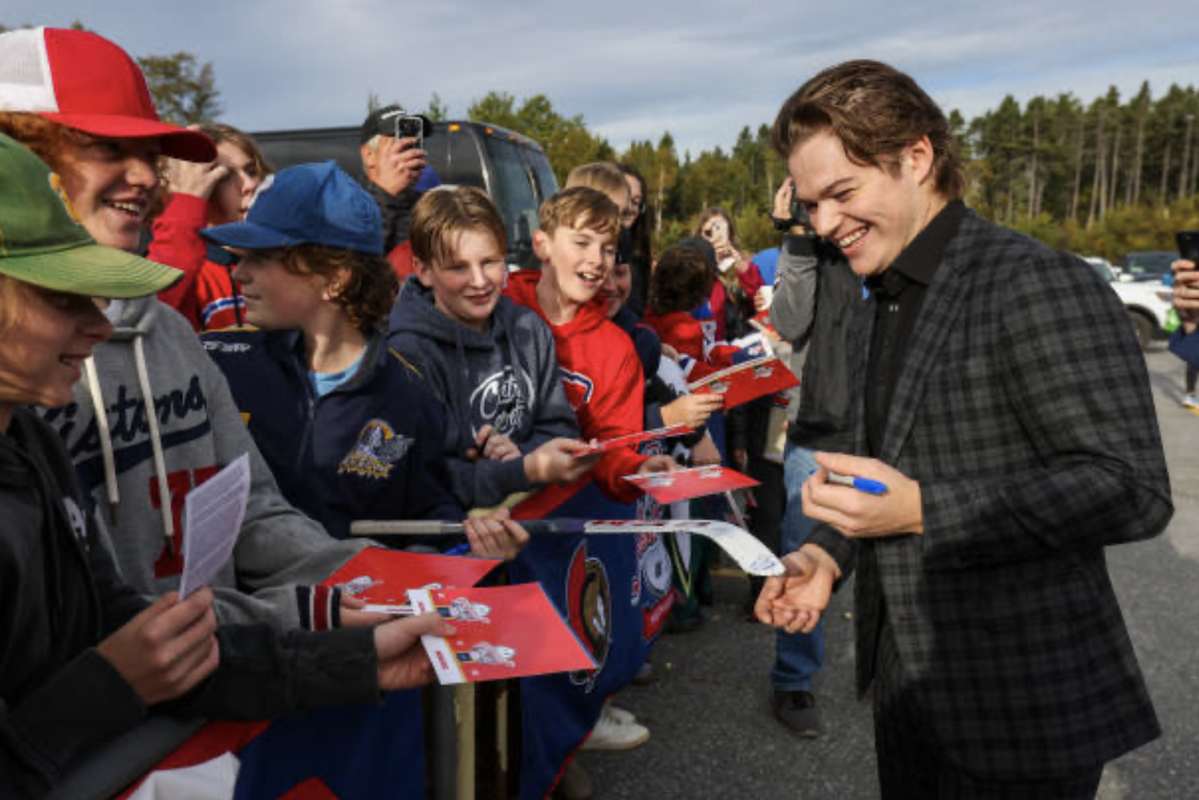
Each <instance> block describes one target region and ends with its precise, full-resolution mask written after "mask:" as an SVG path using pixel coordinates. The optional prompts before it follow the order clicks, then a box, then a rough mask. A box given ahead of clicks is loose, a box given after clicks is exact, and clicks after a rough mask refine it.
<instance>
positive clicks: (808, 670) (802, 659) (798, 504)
mask: <svg viewBox="0 0 1199 800" xmlns="http://www.w3.org/2000/svg"><path fill="white" fill-rule="evenodd" d="M817 466H818V465H817V464H816V459H815V457H814V456H813V453H812V451H811V450H807V449H805V448H803V447H799V446H798V445H795V444H792V443H791V442H790V441H788V442H787V448H786V450H785V451H784V456H783V482H784V483H785V484H786V487H787V511H786V514H785V515H784V517H783V531H782V537H781V539H782V545H781V550H782V552H783V553H784V554H785V553H793V552H795V551H796V550H798V549H799V547H800V545H802V544H803V543H804V542H806V541H807V539H808V537H809V536H811V535H812V529H813V528H815V527H816V523H815V522H814V521H813V520H810V519H808V518H807V517H805V516H804V515H803V501H802V500H801V499H800V490H801V489H802V488H803V483H804V481H806V480H807V479H808V475H809V474H811V472H812V470H814V469H816V467H817ZM823 665H824V622H823V621H821V622H819V623H817V625H816V628H815V629H814V630H813V631H812V632H811V633H783V632H782V631H781V630H780V631H778V632H777V633H776V634H775V645H774V668H773V669H772V670H771V671H770V680H771V683H773V684H774V688H775V689H776V690H778V691H788V692H793V691H799V690H802V691H805V692H808V691H811V690H812V678H814V677H815V676H816V673H817V672H819V671H820V668H821V667H822V666H823Z"/></svg>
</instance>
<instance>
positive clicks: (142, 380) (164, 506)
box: [110, 336, 179, 556]
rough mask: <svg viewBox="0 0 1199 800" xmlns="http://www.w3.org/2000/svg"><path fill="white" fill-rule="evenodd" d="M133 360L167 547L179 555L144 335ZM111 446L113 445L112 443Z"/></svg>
mask: <svg viewBox="0 0 1199 800" xmlns="http://www.w3.org/2000/svg"><path fill="white" fill-rule="evenodd" d="M133 360H134V362H135V363H136V364H137V383H138V388H139V389H141V392H142V398H143V399H144V402H145V404H146V421H147V422H148V423H149V424H150V447H151V449H152V450H153V452H154V474H155V477H157V478H158V500H159V502H158V510H159V512H160V513H161V514H162V529H163V535H165V536H166V538H167V549H168V550H169V551H170V553H171V555H173V556H174V555H178V554H179V553H178V551H177V550H176V549H175V520H174V517H173V515H172V514H171V490H170V486H169V485H168V484H167V467H166V459H165V458H163V455H162V436H161V435H160V434H159V432H158V409H157V408H156V407H155V406H154V392H153V391H151V389H150V373H149V371H148V370H147V369H146V350H145V347H144V346H143V345H142V337H141V336H137V337H135V338H134V340H133ZM110 446H111V445H110Z"/></svg>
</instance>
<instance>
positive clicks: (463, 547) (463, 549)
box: [442, 542, 470, 556]
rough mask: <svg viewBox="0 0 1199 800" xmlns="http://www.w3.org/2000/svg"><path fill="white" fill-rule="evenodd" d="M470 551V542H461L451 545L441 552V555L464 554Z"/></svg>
mask: <svg viewBox="0 0 1199 800" xmlns="http://www.w3.org/2000/svg"><path fill="white" fill-rule="evenodd" d="M469 552H470V542H463V543H462V544H460V545H458V546H457V547H451V548H450V549H449V550H446V551H445V552H444V553H442V555H443V556H464V555H466V554H467V553H469Z"/></svg>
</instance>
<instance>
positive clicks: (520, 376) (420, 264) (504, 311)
mask: <svg viewBox="0 0 1199 800" xmlns="http://www.w3.org/2000/svg"><path fill="white" fill-rule="evenodd" d="M409 241H410V242H411V243H412V253H413V257H414V266H415V269H416V274H415V275H413V276H411V277H409V278H408V280H407V282H406V283H405V284H404V289H403V291H402V292H401V294H400V297H399V299H398V300H397V301H396V304H395V306H394V308H393V309H392V311H391V318H390V333H389V342H390V344H391V345H392V346H393V347H395V348H396V350H398V351H399V352H402V353H405V354H407V355H410V356H412V357H414V359H415V360H416V361H417V363H418V364H419V367H420V369H421V370H422V372H423V374H424V375H425V377H426V379H428V381H429V383H430V384H431V385H432V387H433V388H434V390H435V391H437V393H438V394H439V395H440V396H441V397H442V398H443V399H444V401H445V402H446V404H447V406H448V411H449V413H448V414H447V415H446V421H445V426H444V428H445V448H444V452H445V458H446V462H447V464H448V465H449V471H450V478H451V481H452V484H453V488H454V492H455V494H456V495H457V498H458V500H459V501H460V502H461V503H462V505H463V506H464V507H466V508H477V507H487V506H493V505H495V504H497V503H499V502H501V501H502V500H503V499H504V498H505V497H507V496H508V495H510V494H513V493H515V492H524V491H529V490H530V489H533V488H535V487H537V486H542V485H545V484H550V483H569V482H570V481H573V480H576V479H578V478H580V477H581V476H582V475H583V474H584V473H586V472H587V470H589V469H590V468H591V467H592V466H593V465H594V464H595V459H594V458H574V457H572V456H571V451H572V449H577V448H578V447H580V446H582V443H581V442H579V441H577V436H578V430H579V429H578V422H577V421H576V420H575V415H574V412H573V411H572V410H571V408H570V404H569V403H568V402H567V400H566V392H565V390H564V389H563V388H562V382H561V380H560V378H559V375H558V361H557V358H556V353H555V349H554V338H553V335H552V334H551V333H550V330H549V328H548V327H547V326H546V324H545V323H544V322H542V321H541V320H540V319H539V318H538V316H537V315H536V314H535V313H533V312H532V311H530V310H529V309H527V308H525V307H523V306H520V305H517V304H516V303H515V302H513V301H512V299H511V298H508V297H504V296H503V294H502V291H503V288H504V284H505V280H506V278H507V274H508V268H507V264H506V262H505V253H506V252H507V249H508V245H507V239H506V237H505V234H504V223H503V220H502V219H501V218H500V215H499V212H498V211H497V210H496V208H495V206H494V205H493V204H492V202H491V200H490V199H488V197H487V195H486V194H485V193H484V192H483V191H482V190H480V189H476V188H474V187H470V186H462V187H456V188H447V189H439V190H437V191H433V192H429V193H428V194H426V195H425V196H424V197H423V198H422V199H421V200H420V202H419V203H417V204H416V208H415V209H413V212H412V228H411V237H410V240H409Z"/></svg>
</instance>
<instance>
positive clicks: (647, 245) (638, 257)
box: [616, 164, 654, 267]
mask: <svg viewBox="0 0 1199 800" xmlns="http://www.w3.org/2000/svg"><path fill="white" fill-rule="evenodd" d="M616 166H617V167H619V168H620V171H621V172H623V173H624V174H625V175H628V176H629V177H631V178H635V179H636V181H637V183H639V184H641V208H640V209H639V213H638V214H637V221H636V222H634V223H633V227H631V228H629V236H631V237H632V239H633V259H634V260H635V261H639V262H641V263H642V264H644V265H646V266H647V267H648V266H649V265H650V264H652V263H654V244H653V233H652V231H650V229H649V228H650V221H649V213H648V211H649V206H648V205H647V203H646V194H647V193H648V191H649V190H648V188H647V187H648V185H647V184H646V182H645V178H643V177H641V173H640V172H638V171H637V168H636V167H634V166H632V165H631V164H617V165H616Z"/></svg>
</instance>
